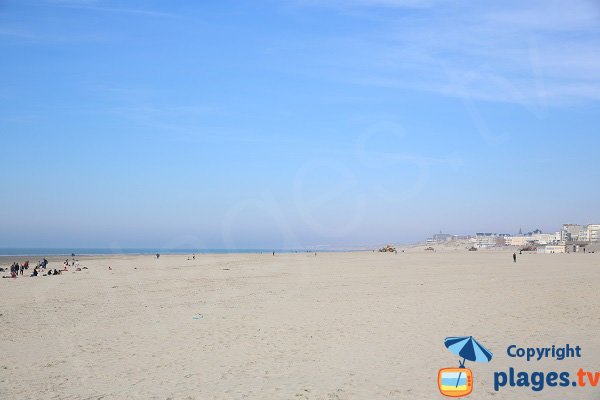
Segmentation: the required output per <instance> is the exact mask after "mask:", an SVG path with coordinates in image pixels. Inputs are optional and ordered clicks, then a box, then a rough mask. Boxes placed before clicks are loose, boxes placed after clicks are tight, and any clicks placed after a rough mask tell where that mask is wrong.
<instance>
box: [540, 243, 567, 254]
mask: <svg viewBox="0 0 600 400" xmlns="http://www.w3.org/2000/svg"><path fill="white" fill-rule="evenodd" d="M566 248H567V246H565V245H547V246H542V247H538V249H537V252H538V253H544V254H554V253H565V252H566Z"/></svg>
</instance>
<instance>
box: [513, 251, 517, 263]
mask: <svg viewBox="0 0 600 400" xmlns="http://www.w3.org/2000/svg"><path fill="white" fill-rule="evenodd" d="M513 262H517V253H513Z"/></svg>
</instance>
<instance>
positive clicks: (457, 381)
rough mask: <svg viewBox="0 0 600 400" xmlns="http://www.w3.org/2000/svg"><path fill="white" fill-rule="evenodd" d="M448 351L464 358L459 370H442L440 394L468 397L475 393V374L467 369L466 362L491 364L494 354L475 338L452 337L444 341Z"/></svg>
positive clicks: (439, 375)
mask: <svg viewBox="0 0 600 400" xmlns="http://www.w3.org/2000/svg"><path fill="white" fill-rule="evenodd" d="M444 345H445V346H446V348H447V349H448V350H450V351H451V352H452V353H454V354H456V355H457V356H459V357H461V358H462V361H460V360H459V362H460V365H459V366H458V368H442V369H440V371H439V372H438V388H439V389H440V393H442V394H443V395H444V396H448V397H463V396H468V395H469V394H471V392H472V391H473V373H472V372H471V370H470V369H469V368H465V361H467V360H468V361H474V362H490V361H491V360H492V352H491V351H489V350H488V349H486V348H485V347H484V346H483V345H482V344H481V343H479V342H478V341H477V340H475V338H473V336H452V337H447V338H446V339H444Z"/></svg>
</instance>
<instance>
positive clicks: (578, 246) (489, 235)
mask: <svg viewBox="0 0 600 400" xmlns="http://www.w3.org/2000/svg"><path fill="white" fill-rule="evenodd" d="M451 241H468V242H469V243H470V246H472V247H474V248H477V249H485V248H491V247H502V246H516V247H529V246H533V247H534V248H538V251H539V252H547V253H564V252H565V251H575V252H576V251H580V250H582V249H584V248H585V246H586V245H588V244H591V243H598V242H599V241H600V224H588V225H579V224H563V226H562V228H561V229H560V230H558V231H556V232H554V233H543V232H542V231H541V230H540V229H536V230H534V231H532V232H528V233H522V230H521V229H519V233H518V234H516V235H510V234H506V233H493V232H477V233H476V234H475V235H472V236H459V235H452V234H448V233H442V232H441V231H440V233H437V234H435V235H433V236H432V237H431V238H429V239H427V244H436V243H437V244H440V243H446V242H451Z"/></svg>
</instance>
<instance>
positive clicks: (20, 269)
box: [0, 258, 87, 278]
mask: <svg viewBox="0 0 600 400" xmlns="http://www.w3.org/2000/svg"><path fill="white" fill-rule="evenodd" d="M70 266H73V267H75V271H81V270H82V268H81V267H80V266H79V260H75V259H73V260H72V261H71V262H69V259H66V260H65V262H64V263H63V269H62V270H58V269H56V268H54V269H52V268H49V267H48V260H46V258H44V259H43V260H41V261H39V262H38V263H37V265H36V266H35V267H34V268H33V271H32V272H31V274H29V276H30V277H36V276H39V275H42V276H52V275H61V274H62V273H63V272H64V271H68V270H69V268H68V267H70ZM28 269H29V260H27V261H25V262H23V263H21V264H19V263H17V262H14V263H12V265H11V266H10V275H3V276H2V277H3V278H17V277H18V276H19V275H21V276H24V275H25V274H26V273H25V271H27V270H28ZM83 269H87V267H83ZM46 270H47V272H46ZM0 272H4V268H0Z"/></svg>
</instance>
